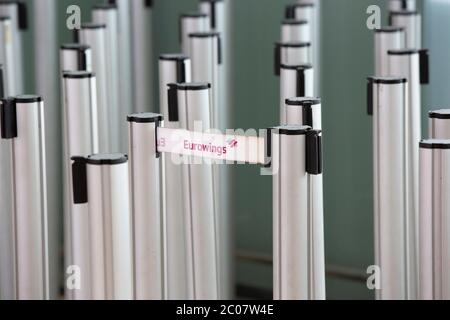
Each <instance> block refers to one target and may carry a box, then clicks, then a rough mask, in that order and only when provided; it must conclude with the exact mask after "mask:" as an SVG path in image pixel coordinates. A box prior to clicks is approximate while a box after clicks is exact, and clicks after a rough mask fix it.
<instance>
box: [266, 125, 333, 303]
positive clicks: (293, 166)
mask: <svg viewBox="0 0 450 320" xmlns="http://www.w3.org/2000/svg"><path fill="white" fill-rule="evenodd" d="M271 147H272V171H273V250H274V254H273V258H274V259H273V261H274V299H275V300H287V299H289V300H295V299H298V300H322V299H325V263H324V260H325V258H324V257H325V250H324V247H323V237H324V234H323V213H322V205H321V203H320V202H321V201H320V194H319V193H317V189H315V188H311V186H312V185H311V179H312V178H313V176H315V175H321V174H322V147H321V134H320V131H315V130H311V128H310V127H307V126H282V127H277V128H274V129H272V130H271Z"/></svg>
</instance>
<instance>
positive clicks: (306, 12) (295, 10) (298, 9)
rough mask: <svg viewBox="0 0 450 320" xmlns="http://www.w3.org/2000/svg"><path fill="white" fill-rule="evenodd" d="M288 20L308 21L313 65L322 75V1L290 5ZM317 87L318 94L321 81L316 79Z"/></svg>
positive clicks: (300, 2)
mask: <svg viewBox="0 0 450 320" xmlns="http://www.w3.org/2000/svg"><path fill="white" fill-rule="evenodd" d="M286 18H288V19H297V20H305V21H308V23H309V25H310V32H311V61H308V62H307V63H311V64H312V65H313V66H314V68H315V69H316V73H317V74H320V48H321V43H320V1H318V0H301V1H297V4H292V5H288V6H287V7H286ZM315 87H316V90H317V92H319V91H320V88H319V87H320V79H319V77H318V76H317V77H316V79H315Z"/></svg>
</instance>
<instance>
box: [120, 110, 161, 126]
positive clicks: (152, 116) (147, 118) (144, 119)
mask: <svg viewBox="0 0 450 320" xmlns="http://www.w3.org/2000/svg"><path fill="white" fill-rule="evenodd" d="M163 120H164V117H163V115H162V114H158V113H152V112H142V113H135V114H130V115H129V116H127V121H128V122H135V123H159V122H161V121H163Z"/></svg>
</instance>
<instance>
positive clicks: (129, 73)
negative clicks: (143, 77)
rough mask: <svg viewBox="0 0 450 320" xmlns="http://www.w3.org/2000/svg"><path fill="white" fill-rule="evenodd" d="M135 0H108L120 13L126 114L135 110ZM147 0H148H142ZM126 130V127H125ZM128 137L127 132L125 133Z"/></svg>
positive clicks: (121, 75) (122, 102)
mask: <svg viewBox="0 0 450 320" xmlns="http://www.w3.org/2000/svg"><path fill="white" fill-rule="evenodd" d="M139 1H140V0H138V1H134V0H108V3H110V4H116V5H117V9H118V14H119V21H118V22H119V31H118V36H119V43H120V46H119V84H120V106H121V108H123V110H126V113H125V114H126V115H127V114H131V113H133V112H135V111H136V110H134V108H133V106H135V105H136V104H135V101H134V93H133V85H136V84H135V83H133V70H134V69H133V62H132V59H133V39H132V33H131V31H132V22H131V18H132V15H131V6H132V3H134V2H139ZM142 1H146V0H142ZM121 119H122V118H121ZM125 130H126V128H125ZM124 137H126V133H124Z"/></svg>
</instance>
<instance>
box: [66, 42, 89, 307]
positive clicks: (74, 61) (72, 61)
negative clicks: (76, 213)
mask: <svg viewBox="0 0 450 320" xmlns="http://www.w3.org/2000/svg"><path fill="white" fill-rule="evenodd" d="M59 61H60V71H61V72H64V71H92V50H91V48H90V47H89V46H87V45H83V44H78V43H70V44H63V45H62V46H61V48H60V54H59ZM62 89H63V90H64V82H63V86H62ZM96 94H97V91H96V89H95V87H94V91H93V93H92V99H94V100H95V101H94V102H93V104H94V103H95V110H96V109H97V98H96V97H97V96H96ZM63 96H64V92H63ZM64 103H65V101H64V99H63V100H62V104H63V105H64ZM96 112H97V111H96ZM62 119H63V121H62V128H63V142H64V143H63V155H64V157H65V158H64V159H63V172H64V175H63V178H64V179H63V180H64V266H65V268H66V269H65V272H67V267H68V266H71V265H72V263H71V260H72V244H71V241H72V236H71V223H70V206H71V200H70V193H69V192H70V191H69V188H70V186H69V184H70V181H71V180H72V178H71V176H70V171H69V170H70V161H69V159H70V155H69V153H68V146H67V124H66V119H67V114H66V108H64V107H63V108H62ZM91 152H92V151H91ZM91 152H88V153H86V154H89V153H91ZM66 289H67V288H66ZM65 295H66V296H65V298H66V299H73V298H74V295H73V294H72V291H69V290H65Z"/></svg>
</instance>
